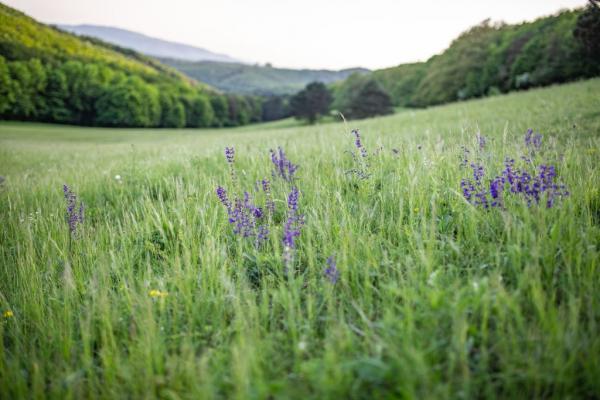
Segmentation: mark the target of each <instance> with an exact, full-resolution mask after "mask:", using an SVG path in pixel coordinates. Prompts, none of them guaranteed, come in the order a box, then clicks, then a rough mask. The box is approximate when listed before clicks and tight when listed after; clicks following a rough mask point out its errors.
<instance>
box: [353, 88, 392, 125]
mask: <svg viewBox="0 0 600 400" xmlns="http://www.w3.org/2000/svg"><path fill="white" fill-rule="evenodd" d="M344 108H345V109H343V110H342V112H343V114H344V115H345V116H346V117H348V118H352V119H360V118H368V117H374V116H376V115H386V114H391V113H393V112H394V107H393V104H392V98H391V97H390V95H389V94H388V93H387V92H386V91H385V90H384V89H383V87H382V86H381V85H380V84H379V83H378V82H377V81H375V80H373V79H369V80H367V81H366V82H365V83H363V84H362V85H361V86H360V87H359V88H358V90H357V91H356V92H355V93H352V95H351V98H350V99H349V102H348V103H347V104H346V107H344Z"/></svg>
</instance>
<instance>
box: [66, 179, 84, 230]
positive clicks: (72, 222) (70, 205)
mask: <svg viewBox="0 0 600 400" xmlns="http://www.w3.org/2000/svg"><path fill="white" fill-rule="evenodd" d="M63 193H64V196H65V202H66V211H67V212H66V216H65V219H66V220H67V224H68V225H69V233H70V234H71V237H73V238H75V237H77V234H78V226H80V225H81V224H83V217H84V205H83V202H82V201H80V202H79V207H77V195H76V194H75V193H74V192H73V191H72V190H71V189H70V188H69V187H68V186H67V185H66V184H65V185H63Z"/></svg>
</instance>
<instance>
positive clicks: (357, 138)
mask: <svg viewBox="0 0 600 400" xmlns="http://www.w3.org/2000/svg"><path fill="white" fill-rule="evenodd" d="M352 133H353V134H354V146H356V148H357V149H358V151H360V155H361V157H363V158H366V157H367V149H365V147H364V146H363V144H362V141H361V139H360V133H359V132H358V129H354V130H353V131H352Z"/></svg>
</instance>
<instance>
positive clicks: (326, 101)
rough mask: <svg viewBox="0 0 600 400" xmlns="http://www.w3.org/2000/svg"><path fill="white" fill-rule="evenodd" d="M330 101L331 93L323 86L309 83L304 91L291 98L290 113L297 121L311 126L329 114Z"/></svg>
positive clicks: (318, 83)
mask: <svg viewBox="0 0 600 400" xmlns="http://www.w3.org/2000/svg"><path fill="white" fill-rule="evenodd" d="M332 100H333V99H332V96H331V93H330V92H329V89H327V86H325V84H323V83H321V82H313V83H309V84H308V85H306V88H304V90H302V91H300V92H298V93H297V94H295V95H294V96H293V97H292V98H291V100H290V113H291V114H292V115H293V116H294V117H296V118H298V119H306V120H307V121H308V122H309V123H311V124H313V123H315V122H316V120H317V119H318V118H319V117H321V116H323V115H326V114H327V113H328V112H329V107H330V106H331V102H332Z"/></svg>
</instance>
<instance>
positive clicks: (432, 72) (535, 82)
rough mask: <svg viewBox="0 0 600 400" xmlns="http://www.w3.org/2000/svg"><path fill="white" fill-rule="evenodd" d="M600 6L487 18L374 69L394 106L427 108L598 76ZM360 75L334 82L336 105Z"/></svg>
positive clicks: (374, 75)
mask: <svg viewBox="0 0 600 400" xmlns="http://www.w3.org/2000/svg"><path fill="white" fill-rule="evenodd" d="M593 43H600V10H599V9H598V7H594V6H591V5H590V6H588V7H587V8H586V9H578V10H574V11H563V12H560V13H557V14H556V15H551V16H548V17H543V18H539V19H537V20H535V21H532V22H524V23H521V24H516V25H510V24H504V23H493V22H490V21H484V22H482V23H481V24H479V25H477V26H474V27H472V28H471V29H469V30H468V31H466V32H464V33H463V34H462V35H460V36H459V37H458V38H456V39H455V40H454V41H453V42H452V44H451V45H450V47H449V48H448V49H446V50H445V51H444V52H443V53H441V54H438V55H435V56H433V57H431V58H430V59H429V60H427V61H426V62H422V63H415V64H402V65H399V66H397V67H392V68H387V69H382V70H377V71H373V72H372V73H371V74H369V75H365V76H364V77H363V80H366V79H370V78H372V79H375V80H376V81H378V82H379V83H380V84H381V85H382V86H383V87H384V88H385V89H386V90H387V91H388V93H389V94H390V95H391V96H392V99H393V101H394V103H395V105H396V106H403V107H407V106H408V107H411V106H412V107H425V106H430V105H435V104H442V103H448V102H453V101H457V100H464V99H468V98H474V97H482V96H487V95H494V94H499V93H506V92H510V91H513V90H523V89H528V88H531V87H536V86H546V85H550V84H554V83H562V82H568V81H573V80H577V79H584V78H589V77H593V76H598V75H599V74H600V50H598V46H597V44H596V45H593ZM359 80H360V79H357V78H356V77H355V78H353V79H352V80H347V81H344V82H339V83H338V84H336V85H333V88H334V90H335V91H336V93H337V94H336V101H337V103H338V104H339V103H343V101H344V98H345V97H346V96H347V93H348V92H349V91H352V90H354V89H353V88H354V87H356V86H357V84H358V83H357V81H359Z"/></svg>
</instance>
